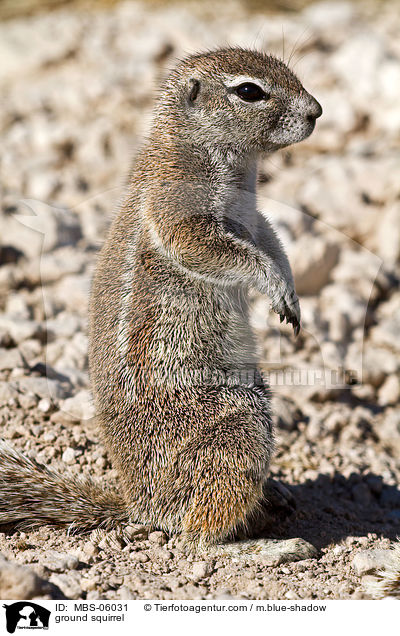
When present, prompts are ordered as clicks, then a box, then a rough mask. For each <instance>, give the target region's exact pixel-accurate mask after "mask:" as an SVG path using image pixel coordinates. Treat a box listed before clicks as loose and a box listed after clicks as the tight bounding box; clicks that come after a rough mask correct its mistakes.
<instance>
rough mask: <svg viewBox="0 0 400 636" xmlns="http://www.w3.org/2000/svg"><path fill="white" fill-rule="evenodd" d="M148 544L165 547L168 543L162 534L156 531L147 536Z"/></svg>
mask: <svg viewBox="0 0 400 636" xmlns="http://www.w3.org/2000/svg"><path fill="white" fill-rule="evenodd" d="M149 541H150V543H155V544H156V545H160V546H161V545H165V544H166V543H167V541H168V538H167V536H166V535H165V533H164V532H161V531H158V530H156V531H155V532H150V534H149Z"/></svg>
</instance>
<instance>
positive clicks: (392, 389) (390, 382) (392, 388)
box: [378, 375, 400, 406]
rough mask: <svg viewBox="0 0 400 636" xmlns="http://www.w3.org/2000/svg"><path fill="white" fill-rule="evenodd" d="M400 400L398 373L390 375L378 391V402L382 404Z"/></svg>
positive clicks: (395, 402) (385, 404) (394, 402)
mask: <svg viewBox="0 0 400 636" xmlns="http://www.w3.org/2000/svg"><path fill="white" fill-rule="evenodd" d="M399 400H400V380H399V378H398V376H397V375H391V376H389V377H388V378H387V379H386V380H385V382H384V383H383V385H382V386H381V388H380V389H379V391H378V402H379V404H381V405H382V406H388V405H391V404H397V403H398V402H399Z"/></svg>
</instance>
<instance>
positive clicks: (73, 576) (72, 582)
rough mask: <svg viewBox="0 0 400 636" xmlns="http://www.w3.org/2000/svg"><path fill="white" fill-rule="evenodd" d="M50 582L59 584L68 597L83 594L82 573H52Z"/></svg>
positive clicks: (78, 596) (73, 597) (77, 596)
mask: <svg viewBox="0 0 400 636" xmlns="http://www.w3.org/2000/svg"><path fill="white" fill-rule="evenodd" d="M50 582H51V583H53V584H54V585H57V586H58V587H59V588H60V590H61V591H62V592H63V594H65V596H66V597H67V598H72V599H75V598H80V597H81V596H82V588H81V574H80V573H79V572H68V574H58V573H57V574H52V575H51V577H50Z"/></svg>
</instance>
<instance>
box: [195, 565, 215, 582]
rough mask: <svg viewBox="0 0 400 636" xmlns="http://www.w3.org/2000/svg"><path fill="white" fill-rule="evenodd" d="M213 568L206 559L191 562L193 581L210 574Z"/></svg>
mask: <svg viewBox="0 0 400 636" xmlns="http://www.w3.org/2000/svg"><path fill="white" fill-rule="evenodd" d="M213 569H214V564H213V563H211V562H208V561H197V562H195V563H193V570H192V575H193V579H194V580H195V581H199V580H200V579H204V578H206V577H207V576H210V574H211V573H212V571H213Z"/></svg>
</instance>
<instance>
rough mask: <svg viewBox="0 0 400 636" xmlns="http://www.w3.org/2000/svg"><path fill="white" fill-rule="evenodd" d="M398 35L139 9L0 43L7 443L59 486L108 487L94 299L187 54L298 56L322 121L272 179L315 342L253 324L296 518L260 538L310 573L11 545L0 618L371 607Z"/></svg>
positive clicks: (351, 13) (26, 540)
mask: <svg viewBox="0 0 400 636" xmlns="http://www.w3.org/2000/svg"><path fill="white" fill-rule="evenodd" d="M399 29H400V15H399V12H398V7H397V5H396V3H395V2H393V4H390V3H378V4H377V5H375V4H372V5H369V4H368V3H358V4H342V3H337V2H335V3H334V2H332V3H331V4H317V5H313V6H311V7H308V8H306V9H305V10H304V11H302V12H301V13H293V14H273V15H261V14H258V13H251V14H246V13H244V10H243V9H242V8H241V7H240V5H237V4H229V3H227V4H224V9H223V10H221V8H217V9H215V8H213V6H212V4H210V5H207V4H203V5H202V9H201V10H200V9H199V8H198V7H197V5H192V6H191V10H190V11H189V10H188V9H187V8H185V6H184V5H182V4H179V5H177V6H176V7H173V6H169V7H168V6H167V7H161V8H158V9H154V8H153V9H149V8H146V6H145V5H144V4H139V3H133V2H131V3H122V4H119V5H117V6H116V7H113V8H112V9H107V10H103V11H98V12H90V13H85V12H83V11H82V10H79V11H78V10H76V11H74V10H72V9H69V10H63V11H57V12H53V13H51V14H48V15H46V14H44V15H40V16H36V17H32V18H18V19H16V20H14V21H9V22H7V23H2V24H0V58H1V60H2V64H1V66H0V91H1V93H0V94H1V105H2V108H1V111H0V129H1V140H2V153H1V157H0V189H1V197H2V203H1V216H0V223H1V225H0V309H1V315H0V425H1V435H2V437H3V438H5V439H6V440H7V441H8V442H9V443H10V444H11V445H13V446H14V447H15V448H18V449H20V450H22V451H23V452H25V453H27V454H28V455H29V456H30V457H34V458H36V459H37V460H38V461H40V462H42V463H44V464H46V465H49V466H52V467H55V468H57V469H59V470H61V471H66V470H68V471H71V472H73V473H83V474H90V475H92V476H95V477H98V478H101V479H103V480H107V481H109V482H110V483H112V482H113V480H114V479H115V475H114V473H113V471H112V469H111V466H110V463H109V461H108V458H107V456H106V453H105V451H104V449H103V447H102V445H101V444H100V443H99V438H98V435H97V432H96V428H95V422H94V420H93V408H92V405H91V400H90V392H89V391H90V389H89V382H88V375H87V337H86V320H87V300H88V289H89V283H90V277H91V272H92V269H93V264H94V261H95V255H96V251H97V249H98V247H99V245H100V244H101V242H102V241H103V239H104V236H105V232H106V229H107V226H108V224H109V221H110V218H111V216H112V210H113V208H114V209H115V205H116V202H117V201H118V199H119V197H121V196H122V194H123V179H124V176H125V175H126V173H127V172H128V169H129V165H130V161H131V158H132V156H133V155H134V153H135V150H136V149H137V148H138V146H139V144H140V141H141V139H142V136H143V134H144V131H145V130H146V126H147V123H148V119H149V112H150V108H151V103H152V99H153V96H154V87H155V86H156V85H157V83H158V81H159V80H160V78H161V77H162V76H163V74H164V73H165V71H166V70H167V69H168V68H170V67H171V66H172V65H173V63H174V59H175V58H176V57H177V56H178V57H179V56H181V55H183V54H185V53H188V52H191V51H193V50H197V49H205V48H208V47H213V46H217V45H221V44H227V43H228V44H239V45H246V46H256V47H258V48H262V49H266V50H270V51H272V52H275V53H276V54H278V55H282V53H283V54H284V57H285V59H286V60H287V59H289V58H291V61H290V64H291V66H292V67H294V69H295V71H296V72H297V73H298V74H299V76H300V78H301V79H302V80H303V82H304V84H305V86H306V88H307V89H308V90H309V91H310V92H312V93H313V94H314V95H315V96H316V97H317V98H318V100H319V101H320V102H321V103H322V105H323V108H324V115H323V117H322V118H321V120H319V121H318V125H317V128H316V131H315V132H314V134H313V135H312V136H311V138H310V139H309V140H307V141H306V142H304V143H302V144H300V145H299V146H296V147H293V148H291V149H289V150H287V151H285V152H282V153H280V154H277V155H274V156H272V157H271V158H268V159H266V160H265V161H264V163H263V165H262V170H261V174H260V182H261V184H260V195H261V196H260V206H261V208H262V209H263V210H264V211H265V212H266V213H267V214H268V215H269V216H270V218H271V219H272V220H273V221H274V222H275V223H276V226H277V228H278V231H279V234H280V236H281V237H282V239H283V240H284V242H285V245H286V246H287V250H288V253H289V256H290V260H291V264H292V268H293V270H294V273H295V277H296V285H297V289H298V292H299V295H300V299H301V306H302V313H303V330H302V332H301V335H300V337H299V338H298V339H297V340H294V339H293V337H292V334H291V333H290V329H289V328H286V327H280V326H278V325H279V322H278V321H277V319H276V316H275V315H272V314H268V305H267V303H266V301H265V300H264V299H262V298H258V297H255V298H254V314H253V323H254V327H255V329H256V330H257V332H258V333H259V335H260V342H261V343H262V353H263V366H264V369H265V371H266V372H268V373H269V374H270V379H271V384H272V386H273V388H274V393H275V398H274V399H275V402H276V424H277V454H276V456H275V458H274V461H273V464H272V475H273V476H274V477H275V478H277V479H279V480H281V481H282V483H284V484H285V485H286V486H287V487H288V488H289V490H290V491H291V492H292V494H293V495H294V497H295V499H296V501H297V512H296V513H295V514H294V515H292V516H291V517H289V518H288V519H285V520H279V519H277V521H276V524H275V525H274V526H273V527H272V528H270V529H269V534H270V536H274V537H285V538H288V537H296V536H300V537H303V538H304V539H306V540H308V541H310V542H311V543H313V544H314V545H315V546H316V547H317V548H318V550H319V556H318V558H315V559H309V560H305V561H304V560H303V561H299V562H297V563H289V564H281V565H279V566H275V567H274V566H271V565H267V564H263V563H257V564H254V563H252V562H248V563H247V564H245V565H243V563H239V562H237V561H235V560H234V559H231V558H220V559H217V560H216V559H213V560H207V559H206V560H204V559H199V558H198V557H190V556H187V555H185V554H183V553H182V552H180V550H179V547H178V545H177V543H176V540H175V539H174V538H172V539H171V538H169V537H166V536H165V535H164V534H163V533H161V532H157V531H153V532H152V531H150V532H149V529H148V528H145V527H141V526H134V527H132V528H131V529H130V536H131V541H124V540H122V539H120V538H119V537H117V536H113V535H111V536H105V535H101V534H99V533H94V534H92V535H90V536H83V537H82V536H66V533H65V532H63V531H54V530H52V529H48V528H43V529H41V530H40V531H37V532H29V533H23V532H15V533H6V532H3V533H0V551H1V553H2V554H3V560H2V561H0V596H2V598H28V597H39V598H40V597H47V598H60V597H63V596H65V597H67V598H90V599H98V598H106V599H118V598H120V599H128V598H163V599H181V598H231V597H234V598H260V599H263V598H278V599H298V598H300V599H303V598H318V599H326V598H340V599H349V598H352V599H354V598H368V593H367V592H365V586H364V583H365V580H364V578H366V577H368V576H369V575H370V574H371V572H373V571H374V570H375V569H376V568H377V567H378V566H379V564H381V562H382V561H380V560H379V559H380V557H382V553H372V554H371V553H369V552H366V550H369V549H375V550H376V549H382V548H387V547H388V546H389V544H390V542H391V541H392V540H393V539H395V537H396V533H400V491H399V489H398V486H397V485H398V483H399V477H400V461H399V451H400V409H399V403H400V381H399V370H400V355H399V354H400V345H399V337H398V334H399V331H400V290H399V278H400V186H399V179H398V174H399V168H400V153H399V145H400V143H399V142H400V110H399V108H398V103H399V100H400V40H399V38H398V33H399ZM283 35H284V37H283ZM283 40H284V42H283ZM283 44H284V47H283ZM283 48H284V52H283ZM379 555H380V556H379ZM374 559H375V560H374ZM377 564H378V565H377ZM361 577H364V578H363V579H362V578H361Z"/></svg>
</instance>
